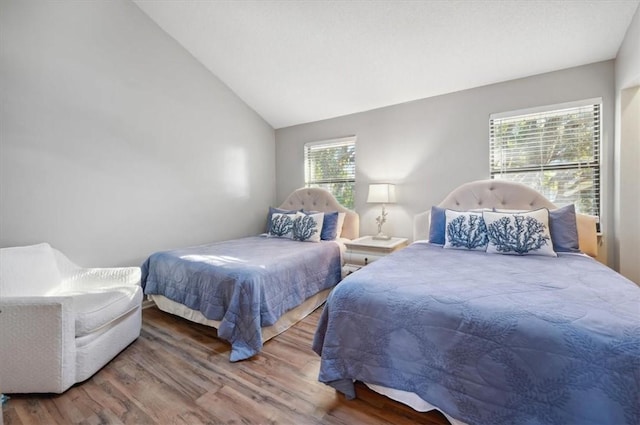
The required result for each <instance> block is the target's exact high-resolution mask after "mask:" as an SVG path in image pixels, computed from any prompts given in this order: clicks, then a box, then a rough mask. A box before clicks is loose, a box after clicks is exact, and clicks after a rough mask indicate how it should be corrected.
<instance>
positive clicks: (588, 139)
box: [490, 99, 601, 216]
mask: <svg viewBox="0 0 640 425" xmlns="http://www.w3.org/2000/svg"><path fill="white" fill-rule="evenodd" d="M600 129H601V100H600V99H591V100H589V101H584V102H579V103H574V104H571V105H560V106H558V105H556V106H555V107H554V106H551V107H547V108H545V110H540V109H537V110H535V111H533V112H528V113H527V112H526V111H519V113H512V114H510V113H506V114H492V115H491V117H490V172H491V177H492V178H498V179H506V180H510V181H517V182H521V183H524V184H526V185H527V186H530V187H533V188H534V189H536V190H538V191H539V192H540V193H542V194H543V195H545V196H546V197H547V198H548V199H549V200H550V201H551V202H553V203H554V204H556V205H558V206H563V205H567V204H572V203H573V204H575V206H576V210H577V211H579V212H582V213H585V214H591V215H595V216H599V215H600V134H601V131H600Z"/></svg>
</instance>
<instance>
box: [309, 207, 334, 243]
mask: <svg viewBox="0 0 640 425" xmlns="http://www.w3.org/2000/svg"><path fill="white" fill-rule="evenodd" d="M302 212H303V213H305V214H307V215H309V214H323V213H321V212H320V211H307V210H302ZM338 217H339V214H338V211H332V212H325V213H324V219H323V222H322V232H321V233H320V239H322V240H323V241H332V240H334V239H335V238H336V237H337V236H338Z"/></svg>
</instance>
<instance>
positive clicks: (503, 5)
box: [134, 0, 640, 129]
mask: <svg viewBox="0 0 640 425" xmlns="http://www.w3.org/2000/svg"><path fill="white" fill-rule="evenodd" d="M134 2H135V3H136V4H137V5H138V6H139V7H140V8H141V9H142V10H143V11H144V12H145V13H146V14H147V15H148V16H149V17H151V19H153V20H154V21H155V22H156V23H157V24H158V25H159V26H160V27H161V28H162V29H164V30H165V31H166V32H167V33H168V34H169V35H171V36H172V37H173V38H174V39H175V40H177V41H178V43H180V44H181V45H182V46H183V47H184V48H185V49H186V50H187V51H189V52H190V53H191V54H192V55H193V56H194V57H195V58H196V59H197V60H199V61H200V62H201V63H202V64H203V65H204V66H205V67H207V68H208V69H209V70H211V72H212V73H213V74H215V75H216V76H217V77H218V78H220V79H221V80H222V81H223V82H224V83H225V84H227V85H228V86H229V87H230V88H231V89H232V90H233V91H234V92H235V93H236V94H237V95H238V96H239V97H240V98H242V99H243V100H244V101H245V102H246V103H247V104H248V105H249V106H251V107H252V108H253V109H254V110H255V111H256V112H257V113H258V114H260V115H261V116H262V117H263V118H264V119H265V120H266V121H267V122H269V123H270V124H271V125H272V126H273V127H274V128H276V129H277V128H282V127H288V126H291V125H296V124H301V123H306V122H312V121H318V120H321V119H325V118H331V117H336V116H341V115H346V114H351V113H355V112H361V111H366V110H370V109H375V108H379V107H383V106H387V105H393V104H397V103H402V102H407V101H411V100H416V99H422V98H425V97H430V96H435V95H440V94H444V93H450V92H454V91H459V90H464V89H468V88H472V87H478V86H483V85H487V84H491V83H496V82H500V81H507V80H512V79H515V78H521V77H526V76H529V75H534V74H539V73H543V72H549V71H554V70H559V69H564V68H570V67H573V66H578V65H584V64H588V63H593V62H599V61H603V60H608V59H612V58H615V56H616V54H617V52H618V49H619V47H620V44H621V43H622V40H623V39H624V35H625V33H626V30H627V28H628V26H629V24H630V22H631V19H632V17H633V14H634V13H635V10H636V8H637V7H638V3H639V2H640V0H598V1H589V0H575V1H561V0H530V1H524V0H500V1H487V0H468V1H449V0H447V1H440V0H430V1H382V0H380V1H325V0H316V1H312V0H306V1H269V0H265V1H250V0H245V1H202V0H200V1H190V0H182V1H177V0H176V1H171V0H165V1H157V0H134Z"/></svg>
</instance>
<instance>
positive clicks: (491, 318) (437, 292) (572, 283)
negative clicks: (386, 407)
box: [313, 244, 640, 425]
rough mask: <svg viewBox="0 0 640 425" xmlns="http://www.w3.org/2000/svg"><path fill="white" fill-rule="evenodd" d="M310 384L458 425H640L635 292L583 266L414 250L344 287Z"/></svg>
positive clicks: (570, 257) (602, 270)
mask: <svg viewBox="0 0 640 425" xmlns="http://www.w3.org/2000/svg"><path fill="white" fill-rule="evenodd" d="M313 349H314V351H315V352H316V353H318V354H319V355H321V357H322V360H321V367H320V376H319V380H320V381H321V382H324V383H327V384H329V385H331V386H333V387H334V388H336V389H338V390H339V391H341V392H343V393H344V394H345V395H346V396H347V397H348V398H352V397H354V396H355V393H354V387H353V382H354V380H358V381H362V382H367V383H371V384H378V385H382V386H386V387H391V388H395V389H399V390H405V391H410V392H414V393H417V394H418V395H419V396H420V397H422V398H423V399H424V400H426V401H427V402H429V403H431V404H432V405H434V406H436V407H438V408H440V409H441V410H442V411H444V412H445V413H447V414H449V415H451V416H453V417H454V418H456V419H458V420H461V421H464V422H467V423H469V424H562V425H566V424H580V425H582V424H639V423H640V288H639V287H638V286H637V285H636V284H634V283H633V282H631V281H629V280H627V279H625V278H624V277H622V276H621V275H619V274H617V273H615V272H613V271H612V270H610V269H608V268H607V267H605V266H604V265H602V264H600V263H598V262H597V261H595V260H593V259H591V258H588V257H586V256H581V255H576V254H560V256H559V257H558V258H552V257H541V256H523V257H519V256H509V255H496V254H487V253H485V252H470V251H459V250H449V249H446V250H445V249H443V248H441V247H439V246H434V245H429V244H413V245H411V246H409V247H408V248H405V249H404V250H402V251H398V252H396V253H394V254H392V255H389V256H387V257H385V258H382V259H380V260H378V261H376V262H374V263H372V264H370V265H369V266H367V267H365V268H363V269H361V270H360V271H358V272H356V273H354V274H352V275H350V276H348V277H347V278H346V279H345V280H343V281H342V282H341V283H340V284H339V285H338V286H337V287H336V288H335V289H334V290H333V291H332V293H331V295H330V296H329V299H328V300H327V304H326V306H325V308H324V311H323V313H322V317H321V320H320V323H319V325H318V329H317V331H316V335H315V339H314V342H313Z"/></svg>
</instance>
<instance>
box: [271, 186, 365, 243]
mask: <svg viewBox="0 0 640 425" xmlns="http://www.w3.org/2000/svg"><path fill="white" fill-rule="evenodd" d="M280 208H283V209H287V210H298V209H305V210H312V211H322V212H330V211H338V212H343V213H345V214H346V216H345V218H344V224H343V225H342V233H341V234H340V237H341V238H346V239H356V238H357V237H359V236H360V216H359V215H358V214H357V213H356V212H355V211H352V210H350V209H348V208H345V207H343V206H342V205H341V204H340V203H339V202H338V200H337V199H336V198H335V197H334V196H333V195H332V194H331V192H329V191H328V190H326V189H321V188H319V187H303V188H300V189H296V190H294V191H293V192H291V194H290V195H289V196H288V197H287V199H285V200H284V202H283V203H282V205H280Z"/></svg>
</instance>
